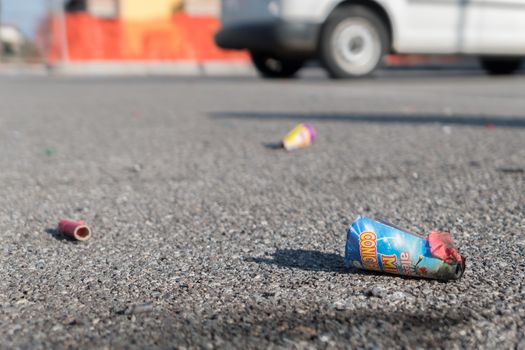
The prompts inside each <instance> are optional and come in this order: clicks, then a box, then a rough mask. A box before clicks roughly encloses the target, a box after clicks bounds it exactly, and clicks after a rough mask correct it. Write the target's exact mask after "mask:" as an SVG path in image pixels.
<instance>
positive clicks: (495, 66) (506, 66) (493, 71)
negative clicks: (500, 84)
mask: <svg viewBox="0 0 525 350" xmlns="http://www.w3.org/2000/svg"><path fill="white" fill-rule="evenodd" d="M522 63H523V60H522V59H521V58H519V57H512V58H505V57H501V58H497V57H496V58H492V57H481V66H482V67H483V69H484V70H485V71H487V73H489V74H490V75H510V74H514V73H516V72H517V71H518V70H519V69H520V68H521V66H522Z"/></svg>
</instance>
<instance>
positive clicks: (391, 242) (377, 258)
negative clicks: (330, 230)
mask: <svg viewBox="0 0 525 350" xmlns="http://www.w3.org/2000/svg"><path fill="white" fill-rule="evenodd" d="M345 265H346V267H347V268H350V267H355V268H359V269H364V270H371V271H378V272H385V273H390V274H396V275H404V276H413V277H423V278H433V279H440V280H451V279H459V278H460V277H461V276H462V275H463V271H464V270H465V259H464V258H463V257H462V256H461V255H460V254H459V251H458V250H457V249H456V248H455V247H454V245H453V243H452V239H451V238H450V235H449V234H448V233H442V232H431V233H430V235H429V236H423V235H419V234H415V233H411V232H408V231H406V230H403V229H400V228H398V227H396V226H394V225H391V224H389V223H386V222H383V221H376V220H372V219H370V218H367V217H363V216H360V217H359V218H358V219H357V220H356V221H354V222H353V223H352V225H350V227H349V229H348V235H347V240H346V249H345Z"/></svg>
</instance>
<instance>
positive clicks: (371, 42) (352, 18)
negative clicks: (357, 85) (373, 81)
mask: <svg viewBox="0 0 525 350" xmlns="http://www.w3.org/2000/svg"><path fill="white" fill-rule="evenodd" d="M388 42H389V35H388V31H387V29H386V27H385V24H384V23H383V21H382V20H381V19H380V18H379V16H377V15H376V14H375V13H374V12H373V11H371V10H369V9H368V8H366V7H363V6H359V5H353V6H347V7H343V8H340V9H337V10H335V12H334V13H333V14H332V15H331V16H330V17H329V18H328V20H327V22H326V24H325V26H324V28H323V30H322V34H321V41H320V45H319V50H320V52H319V56H320V59H321V62H322V63H323V66H324V67H325V69H326V70H327V71H328V73H329V74H330V76H331V77H332V78H336V79H345V78H360V77H365V76H367V75H369V74H371V73H372V72H373V71H374V70H375V69H376V68H377V66H378V65H379V64H380V63H381V62H382V59H383V56H384V54H385V53H386V52H387V50H388V45H389V44H388Z"/></svg>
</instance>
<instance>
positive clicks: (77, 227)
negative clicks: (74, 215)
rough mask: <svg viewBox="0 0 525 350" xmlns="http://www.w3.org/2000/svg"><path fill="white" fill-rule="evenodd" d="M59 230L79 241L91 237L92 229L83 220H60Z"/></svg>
mask: <svg viewBox="0 0 525 350" xmlns="http://www.w3.org/2000/svg"><path fill="white" fill-rule="evenodd" d="M58 230H59V231H60V232H61V233H62V234H64V235H66V236H69V237H71V238H74V239H76V240H78V241H87V240H88V239H90V238H91V230H90V229H89V227H88V226H87V225H86V223H85V222H84V221H83V220H78V221H74V220H60V221H59V223H58Z"/></svg>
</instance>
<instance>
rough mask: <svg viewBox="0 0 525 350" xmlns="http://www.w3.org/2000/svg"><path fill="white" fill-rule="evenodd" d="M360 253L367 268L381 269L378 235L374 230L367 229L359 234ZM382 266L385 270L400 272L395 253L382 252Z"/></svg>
mask: <svg viewBox="0 0 525 350" xmlns="http://www.w3.org/2000/svg"><path fill="white" fill-rule="evenodd" d="M359 253H360V254H361V262H362V263H363V266H364V267H365V269H368V270H375V271H381V268H380V267H379V263H378V260H377V236H376V234H375V233H374V232H369V231H367V232H363V233H361V234H360V235H359ZM405 254H406V253H405ZM381 266H382V267H383V269H382V270H383V271H384V272H388V273H396V274H399V270H398V267H397V257H396V256H395V255H383V254H381Z"/></svg>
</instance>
